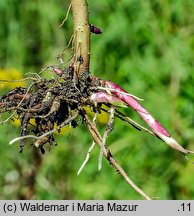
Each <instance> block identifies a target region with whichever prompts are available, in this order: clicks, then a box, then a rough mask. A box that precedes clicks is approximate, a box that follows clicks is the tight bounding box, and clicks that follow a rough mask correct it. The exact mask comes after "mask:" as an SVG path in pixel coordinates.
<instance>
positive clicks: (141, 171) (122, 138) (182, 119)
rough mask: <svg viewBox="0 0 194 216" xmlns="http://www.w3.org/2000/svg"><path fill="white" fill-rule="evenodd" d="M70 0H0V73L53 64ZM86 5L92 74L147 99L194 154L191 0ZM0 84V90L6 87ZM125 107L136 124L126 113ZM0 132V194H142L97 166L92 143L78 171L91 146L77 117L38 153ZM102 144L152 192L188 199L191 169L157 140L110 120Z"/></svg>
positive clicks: (13, 129) (67, 33) (192, 187)
mask: <svg viewBox="0 0 194 216" xmlns="http://www.w3.org/2000/svg"><path fill="white" fill-rule="evenodd" d="M69 3H70V2H69V1H65V0H26V1H22V0H20V1H19V0H1V1H0V20H1V26H0V70H1V71H2V70H4V73H6V70H8V69H15V70H17V71H21V73H22V74H23V75H24V74H25V73H28V72H39V71H40V70H41V68H43V67H45V66H47V65H51V64H56V63H57V60H56V56H57V55H58V54H59V52H61V51H62V50H63V48H64V47H65V46H66V45H67V43H68V40H69V39H70V37H71V35H72V34H73V21H72V14H71V13H70V14H69V18H68V20H67V21H66V23H65V24H64V25H63V27H62V28H59V25H60V23H61V22H62V20H63V19H64V17H65V14H66V11H67V8H68V5H69ZM88 4H89V10H90V22H91V23H92V24H94V25H96V26H98V27H100V28H101V30H102V32H103V33H102V34H101V35H91V68H90V70H91V73H92V75H96V76H98V77H101V78H103V79H110V80H112V81H113V82H116V83H117V84H119V85H121V86H122V87H123V88H124V89H126V90H127V91H128V92H130V93H132V94H134V95H137V96H138V97H140V98H144V101H143V102H142V104H143V105H144V106H145V107H146V108H147V109H148V110H149V111H150V112H151V113H152V114H153V115H154V116H155V117H156V118H157V119H159V120H160V122H161V123H162V124H163V125H164V126H165V127H166V128H167V129H168V131H169V132H170V133H171V134H172V136H173V137H174V138H175V139H177V140H178V141H179V142H180V143H181V144H182V145H183V146H184V147H185V148H189V149H192V150H194V67H193V66H194V13H193V11H194V1H193V0H187V1H184V0H120V1H113V0H106V1H104V0H98V1H94V0H90V1H88ZM4 75H5V74H4ZM3 77H4V76H3ZM0 79H2V75H1V76H0ZM0 87H1V89H0V91H1V94H2V93H4V92H5V91H6V90H8V89H7V87H6V89H5V88H3V87H2V85H1V86H0ZM123 111H124V112H125V113H126V114H127V115H129V116H130V117H131V118H133V119H135V120H136V121H138V122H139V123H142V124H143V122H142V120H141V119H140V118H139V117H137V115H136V113H134V112H133V111H132V110H130V109H128V110H123ZM102 127H104V128H105V125H104V124H99V128H101V129H102ZM101 131H102V130H101ZM0 133H1V134H0V199H26V198H28V199H142V197H141V196H140V195H138V194H137V193H136V192H135V191H134V190H133V189H132V188H130V187H129V186H128V185H127V184H126V182H125V181H124V180H123V179H122V177H121V176H119V175H118V174H117V173H116V172H115V170H114V169H113V167H112V166H111V165H109V164H108V162H107V161H106V160H105V159H104V160H103V168H102V170H101V171H100V172H99V171H98V169H97V163H98V155H99V149H98V147H97V146H96V147H95V149H94V151H93V152H92V154H91V158H90V161H89V162H88V164H87V165H86V167H85V168H84V170H83V171H82V173H81V174H80V176H77V171H78V169H79V167H80V165H81V164H82V162H83V160H84V158H85V156H86V153H87V150H88V148H89V146H90V144H91V142H92V139H91V137H90V135H89V133H88V131H87V128H86V126H85V125H83V124H82V122H81V121H80V125H79V127H77V128H76V129H74V130H71V132H69V133H66V134H63V135H61V136H58V137H56V139H57V141H58V145H57V146H56V147H54V148H53V149H52V150H51V151H49V150H47V151H46V154H44V155H41V154H39V153H38V152H37V151H35V150H34V149H33V147H32V146H31V145H26V146H25V149H24V152H23V153H22V154H20V153H19V143H17V144H14V145H12V146H9V145H8V143H9V141H10V140H11V139H13V138H15V137H17V136H19V134H20V130H19V127H18V126H15V125H14V124H12V123H6V124H4V125H2V126H0ZM107 145H108V146H109V148H110V150H111V151H112V153H113V155H114V157H115V159H116V160H117V162H118V163H119V164H120V165H121V166H122V167H123V168H124V169H125V171H126V172H127V173H128V175H129V177H130V178H131V179H132V180H133V181H134V182H135V183H136V184H137V185H138V186H139V187H141V188H142V189H143V190H144V192H146V193H147V194H148V195H149V196H150V197H152V198H154V199H194V183H193V182H194V165H193V164H192V163H191V162H189V161H188V160H186V159H185V158H184V156H183V155H182V154H180V153H178V152H176V151H174V150H172V149H170V148H169V147H168V146H166V145H165V144H164V143H162V142H161V141H160V140H157V139H156V138H153V137H150V136H149V135H147V134H145V133H143V132H139V131H137V130H135V129H134V128H132V127H129V126H127V125H126V124H125V123H123V122H121V121H120V120H116V121H115V128H114V130H113V132H112V133H111V135H110V136H109V137H108V139H107ZM191 158H192V156H191ZM193 159H194V157H193Z"/></svg>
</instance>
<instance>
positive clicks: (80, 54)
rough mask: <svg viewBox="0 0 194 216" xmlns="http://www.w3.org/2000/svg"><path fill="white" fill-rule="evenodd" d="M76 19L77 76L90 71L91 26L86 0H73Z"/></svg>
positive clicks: (75, 67) (75, 68) (75, 49)
mask: <svg viewBox="0 0 194 216" xmlns="http://www.w3.org/2000/svg"><path fill="white" fill-rule="evenodd" d="M71 4H72V11H73V20H74V34H75V38H74V65H73V66H74V70H75V73H76V74H77V76H79V75H81V74H83V73H88V72H89V64H90V28H89V21H88V6H87V1H86V0H71Z"/></svg>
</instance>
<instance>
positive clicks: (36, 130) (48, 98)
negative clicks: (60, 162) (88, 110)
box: [0, 67, 99, 153]
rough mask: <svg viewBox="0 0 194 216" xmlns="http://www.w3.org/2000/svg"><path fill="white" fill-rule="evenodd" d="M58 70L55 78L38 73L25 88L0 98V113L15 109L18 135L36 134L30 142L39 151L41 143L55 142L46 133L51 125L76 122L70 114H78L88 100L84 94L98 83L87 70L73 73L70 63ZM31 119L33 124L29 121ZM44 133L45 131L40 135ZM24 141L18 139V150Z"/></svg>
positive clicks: (22, 146) (51, 134)
mask: <svg viewBox="0 0 194 216" xmlns="http://www.w3.org/2000/svg"><path fill="white" fill-rule="evenodd" d="M61 71H62V73H61V74H60V75H58V76H57V78H56V79H51V80H46V79H43V78H41V77H39V78H37V79H35V80H34V81H33V82H32V83H31V85H30V87H29V88H21V87H17V88H15V89H13V90H11V91H10V92H8V93H7V94H5V95H3V96H2V97H1V98H0V111H1V113H4V112H10V113H13V112H15V115H14V117H16V118H18V119H19V120H20V123H21V134H20V135H21V137H25V136H26V135H28V134H34V135H35V136H38V137H40V138H39V139H37V140H36V141H35V143H34V145H35V146H36V147H39V148H40V149H41V152H42V153H44V148H43V145H44V144H46V143H49V144H50V145H53V144H56V141H55V138H54V136H53V133H48V132H49V131H52V130H53V129H54V127H55V128H57V130H58V132H60V126H61V125H62V126H64V125H65V124H70V125H71V126H72V127H76V126H77V119H76V118H72V116H73V115H74V114H75V113H77V114H78V115H82V114H81V113H82V112H83V109H82V108H83V106H85V105H87V104H88V97H89V96H90V95H91V94H92V92H94V91H95V89H96V86H97V85H98V84H99V83H98V81H97V79H92V78H91V77H90V76H89V75H88V73H84V77H82V76H83V75H82V76H81V75H80V77H75V76H74V69H73V68H72V67H68V68H66V69H65V70H61ZM86 76H87V77H86ZM81 110H82V112H81ZM78 115H76V116H78ZM32 119H33V122H35V124H32V123H31V122H32V121H31V120H32ZM68 119H69V121H68ZM44 134H48V135H46V136H43V135H44ZM24 145H25V138H24V139H21V141H20V152H22V151H23V149H24Z"/></svg>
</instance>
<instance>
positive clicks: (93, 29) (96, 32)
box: [90, 24, 102, 34]
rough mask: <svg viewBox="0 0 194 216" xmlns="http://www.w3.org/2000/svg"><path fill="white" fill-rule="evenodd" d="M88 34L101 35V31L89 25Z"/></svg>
mask: <svg viewBox="0 0 194 216" xmlns="http://www.w3.org/2000/svg"><path fill="white" fill-rule="evenodd" d="M90 32H92V33H94V34H101V33H102V31H101V29H99V28H97V27H96V26H94V25H92V24H90Z"/></svg>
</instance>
